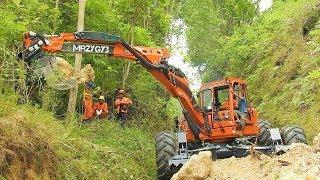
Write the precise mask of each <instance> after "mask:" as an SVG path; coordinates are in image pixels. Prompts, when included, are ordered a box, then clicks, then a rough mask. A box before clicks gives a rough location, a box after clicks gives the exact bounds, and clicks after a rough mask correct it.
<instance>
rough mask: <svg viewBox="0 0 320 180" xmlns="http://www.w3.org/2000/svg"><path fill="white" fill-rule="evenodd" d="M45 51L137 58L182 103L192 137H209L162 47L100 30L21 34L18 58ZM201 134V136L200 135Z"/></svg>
mask: <svg viewBox="0 0 320 180" xmlns="http://www.w3.org/2000/svg"><path fill="white" fill-rule="evenodd" d="M44 52H46V53H62V52H68V53H96V54H106V55H109V56H113V57H119V58H123V59H127V60H132V61H136V62H138V63H139V64H141V65H142V66H143V67H145V68H146V69H147V70H148V71H149V72H150V73H151V74H152V75H153V76H154V77H155V78H156V79H157V80H158V81H159V82H160V83H161V84H162V85H163V86H164V87H165V88H166V89H167V91H168V92H169V93H170V94H171V95H172V96H173V97H175V98H177V99H178V100H179V102H180V104H181V105H182V108H183V113H184V116H185V120H186V121H187V124H188V127H189V128H190V129H191V132H192V134H189V135H188V134H187V136H188V137H189V139H190V137H191V138H192V139H206V137H207V138H210V133H211V128H210V127H209V123H208V119H207V118H206V115H205V113H204V112H203V111H202V110H201V109H200V108H199V107H198V106H197V105H196V102H195V99H194V97H193V95H192V92H191V90H190V87H189V82H188V80H187V78H186V77H185V75H184V74H183V73H182V72H181V71H180V70H179V69H177V68H175V67H173V66H171V65H169V64H168V63H167V59H168V58H169V57H170V55H169V52H168V50H167V49H165V48H149V47H141V46H131V45H129V44H128V43H127V42H126V41H125V40H123V39H122V38H121V37H119V36H115V35H111V34H107V33H101V32H86V31H84V32H75V33H61V34H60V35H49V36H45V35H42V34H37V33H34V32H27V33H25V35H24V50H23V51H22V52H21V53H19V55H18V56H19V57H20V58H21V59H24V61H26V62H30V61H31V60H32V59H36V58H39V57H41V56H43V54H44ZM200 136H202V137H201V138H199V137H200Z"/></svg>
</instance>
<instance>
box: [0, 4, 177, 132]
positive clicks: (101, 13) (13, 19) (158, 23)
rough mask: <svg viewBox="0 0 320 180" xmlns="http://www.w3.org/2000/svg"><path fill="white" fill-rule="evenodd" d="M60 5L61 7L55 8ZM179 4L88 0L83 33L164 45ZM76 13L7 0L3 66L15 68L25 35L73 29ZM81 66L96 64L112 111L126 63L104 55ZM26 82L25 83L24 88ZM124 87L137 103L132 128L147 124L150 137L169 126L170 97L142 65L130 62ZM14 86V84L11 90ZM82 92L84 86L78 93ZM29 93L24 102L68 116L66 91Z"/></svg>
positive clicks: (0, 32) (0, 33)
mask: <svg viewBox="0 0 320 180" xmlns="http://www.w3.org/2000/svg"><path fill="white" fill-rule="evenodd" d="M57 2H58V4H56V3H57ZM179 3H180V1H175V0H166V1H158V2H154V1H151V0H148V1H132V0H128V1H123V0H118V1H109V0H95V1H87V4H86V15H85V30H88V31H98V32H99V31H100V32H107V33H111V34H116V35H120V36H122V37H123V38H125V39H126V40H127V41H128V42H129V43H133V44H135V45H142V46H164V45H165V40H166V37H167V36H168V32H169V26H170V23H171V19H172V17H173V16H175V10H176V9H177V8H178V5H179ZM77 11H78V4H77V3H76V2H71V1H70V2H69V1H67V2H64V1H54V0H48V1H38V0H22V1H21V2H20V1H7V2H4V3H1V4H0V12H1V13H0V17H1V19H2V21H1V26H0V37H1V38H2V39H3V40H2V39H1V41H0V45H1V46H0V50H1V53H0V65H1V62H2V61H5V62H6V63H7V64H8V62H9V64H10V66H13V65H14V66H16V65H17V62H16V60H15V54H16V52H17V50H18V49H19V48H20V45H21V43H22V35H23V32H25V31H28V30H32V31H36V32H41V33H45V34H58V33H60V32H73V31H75V29H76V21H77V13H78V12H77ZM2 47H3V48H2ZM2 52H4V53H2ZM5 53H7V54H5ZM2 54H5V56H2ZM59 56H60V55H59ZM61 56H62V57H63V58H65V59H66V60H67V61H69V62H70V63H71V64H73V62H74V57H73V55H66V54H63V55H62V54H61ZM82 64H91V65H92V66H93V68H94V70H95V74H96V84H97V85H98V86H99V87H100V90H99V91H97V94H98V95H99V93H103V95H106V96H107V97H108V98H109V99H110V100H111V101H110V102H109V106H110V107H111V109H113V108H112V106H113V104H112V103H113V102H112V101H114V97H115V94H114V90H115V89H116V88H119V87H120V86H122V81H123V72H124V67H125V64H126V62H125V61H122V60H121V59H115V58H111V57H106V56H102V55H84V61H83V63H82ZM18 71H19V72H23V73H21V74H20V76H19V77H20V79H21V81H24V79H25V70H24V69H23V66H20V67H19V68H18ZM15 77H16V76H15ZM31 78H32V79H33V83H34V84H35V85H36V84H37V83H38V81H39V77H38V76H35V75H33V76H32V77H31ZM25 83H26V82H22V83H21V84H22V85H24V84H25ZM126 84H127V91H128V96H129V97H131V98H132V100H133V101H134V102H135V103H134V105H133V107H132V110H131V114H130V121H132V126H136V125H137V124H136V122H139V123H138V124H139V126H140V125H141V124H143V127H144V128H146V129H150V130H151V131H150V132H151V133H154V132H156V131H157V130H158V129H159V128H160V127H162V128H160V129H163V128H164V127H166V126H170V125H169V124H170V123H171V122H172V116H173V115H171V114H170V112H171V111H165V110H163V109H164V108H163V107H165V105H166V103H167V102H168V100H169V98H168V94H167V93H166V92H165V90H164V88H163V87H162V86H161V85H160V84H159V83H158V82H157V81H155V80H154V79H153V78H152V77H151V76H150V74H149V73H148V72H146V71H145V70H144V68H143V67H141V66H140V65H136V64H132V66H131V70H130V73H129V78H128V80H127V81H126ZM144 84H148V86H146V87H144ZM13 86H14V84H13V85H12V86H11V87H13ZM81 90H82V87H81V88H80V92H81ZM25 92H26V93H25V94H26V96H32V97H26V99H36V103H38V104H39V105H40V106H42V107H43V108H45V109H47V110H49V111H52V112H54V113H55V114H56V115H58V117H63V116H64V115H65V111H66V106H67V102H68V93H67V92H62V91H56V90H53V89H51V88H50V87H46V86H45V87H44V88H40V89H37V90H36V92H37V93H31V92H33V91H32V90H31V89H26V90H25ZM141 92H143V93H141ZM145 92H150V93H145ZM158 92H161V93H158ZM135 93H137V94H135ZM35 97H36V98H35ZM154 99H156V103H153V100H154ZM81 101H82V95H81V94H80V95H79V97H78V101H77V102H78V104H77V109H78V110H77V112H78V113H79V114H80V113H81V110H82V105H81ZM176 105H177V104H176ZM175 108H177V106H176V107H175ZM141 109H143V111H142V113H141V112H140V110H141ZM145 112H152V113H145ZM169 117H170V118H169ZM154 120H157V121H154Z"/></svg>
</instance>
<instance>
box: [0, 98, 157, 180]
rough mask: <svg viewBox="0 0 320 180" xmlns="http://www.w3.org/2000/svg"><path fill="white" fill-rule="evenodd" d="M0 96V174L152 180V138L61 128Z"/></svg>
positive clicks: (106, 129)
mask: <svg viewBox="0 0 320 180" xmlns="http://www.w3.org/2000/svg"><path fill="white" fill-rule="evenodd" d="M16 100H17V99H16V97H15V96H13V95H10V94H1V95H0V106H1V109H0V142H1V143H0V169H1V174H0V175H1V176H2V177H10V178H16V179H22V178H23V179H25V178H31V179H34V178H45V179H47V178H51V179H92V178H95V179H106V178H109V179H110V178H111V179H126V178H127V179H153V178H154V177H155V159H154V144H153V138H152V137H150V136H149V135H147V134H146V133H144V132H141V131H139V130H135V129H130V128H127V129H122V128H120V127H119V125H118V123H114V122H102V121H100V122H94V123H92V124H85V125H82V126H81V127H78V126H77V127H70V128H66V127H65V126H63V125H62V124H60V123H59V122H58V121H57V120H56V119H54V118H53V116H52V114H51V113H48V112H45V111H44V110H41V109H37V108H35V107H27V106H17V105H15V102H16Z"/></svg>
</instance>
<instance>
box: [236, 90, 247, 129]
mask: <svg viewBox="0 0 320 180" xmlns="http://www.w3.org/2000/svg"><path fill="white" fill-rule="evenodd" d="M233 95H234V97H235V98H236V100H237V105H238V106H237V107H236V108H235V110H234V112H235V113H236V114H237V115H238V116H239V117H240V120H238V122H237V123H238V124H240V125H241V126H244V125H245V122H246V119H247V116H248V110H247V99H246V96H245V93H244V92H243V90H241V91H240V94H237V93H235V92H234V91H233Z"/></svg>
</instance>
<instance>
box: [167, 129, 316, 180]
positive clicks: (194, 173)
mask: <svg viewBox="0 0 320 180" xmlns="http://www.w3.org/2000/svg"><path fill="white" fill-rule="evenodd" d="M182 179H183V180H188V179H190V180H191V179H194V180H197V179H199V180H200V179H208V180H209V179H285V180H289V179H290V180H291V179H309V180H313V179H315V180H316V179H320V134H319V135H318V136H317V137H316V138H315V139H314V141H313V146H309V145H305V144H293V145H292V148H291V150H290V151H289V152H287V153H285V154H283V155H280V156H274V157H270V156H266V155H263V154H260V155H258V156H248V157H245V158H235V157H232V158H228V159H219V160H216V161H212V160H211V152H201V153H199V154H198V155H194V156H192V157H191V159H190V160H189V161H188V162H187V163H186V164H185V165H184V166H183V167H182V168H181V169H180V171H179V172H178V173H176V174H175V175H174V176H173V177H172V180H182Z"/></svg>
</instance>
